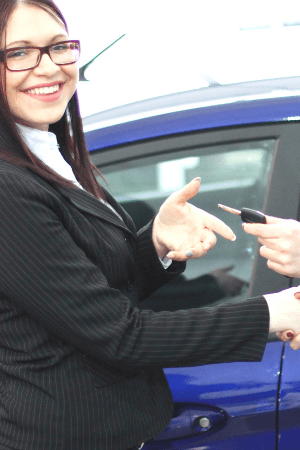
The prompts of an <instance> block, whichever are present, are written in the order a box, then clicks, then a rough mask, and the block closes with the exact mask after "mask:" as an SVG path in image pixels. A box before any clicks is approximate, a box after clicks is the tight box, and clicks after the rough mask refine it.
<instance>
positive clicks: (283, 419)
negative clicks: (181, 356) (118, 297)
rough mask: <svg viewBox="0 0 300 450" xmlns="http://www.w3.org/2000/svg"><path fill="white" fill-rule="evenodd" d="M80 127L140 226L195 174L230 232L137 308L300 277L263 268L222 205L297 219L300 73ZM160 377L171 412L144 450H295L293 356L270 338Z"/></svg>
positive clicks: (149, 105) (256, 289)
mask: <svg viewBox="0 0 300 450" xmlns="http://www.w3.org/2000/svg"><path fill="white" fill-rule="evenodd" d="M84 127H85V132H86V139H87V143H88V148H89V151H90V152H91V157H92V160H93V162H94V163H95V164H96V166H97V167H99V169H100V171H101V172H102V173H103V174H104V176H105V178H106V180H107V182H108V185H109V189H110V191H111V193H112V194H113V195H114V196H115V197H116V198H117V200H118V201H119V202H120V203H121V204H122V205H123V207H124V208H125V209H126V210H127V211H128V212H129V214H131V216H132V217H133V219H134V221H135V222H136V225H137V227H138V228H140V227H142V226H143V225H144V224H146V223H147V222H148V221H149V220H150V219H151V218H152V217H153V215H155V214H156V212H157V211H158V208H159V206H160V205H161V203H162V202H163V201H164V200H165V198H166V197H167V196H168V195H169V194H170V193H172V192H174V191H175V190H177V189H179V188H181V187H182V186H184V185H185V184H186V183H187V182H189V181H190V180H191V179H193V178H194V177H196V176H201V179H202V180H201V187H200V191H199V193H198V194H197V195H196V196H195V197H194V198H193V200H192V203H194V204H195V205H196V206H198V207H200V208H202V209H204V210H206V211H208V212H210V213H212V214H214V215H216V216H218V217H219V218H220V219H222V220H223V221H225V222H226V223H227V224H228V225H229V226H230V227H231V228H232V229H233V230H234V232H235V233H236V235H237V240H236V241H235V242H234V243H232V242H228V241H226V240H225V239H223V238H222V237H219V238H218V242H217V245H216V246H215V247H214V248H213V249H212V250H210V251H209V252H208V254H207V255H206V256H205V257H204V258H201V259H199V260H192V261H190V262H189V263H188V265H187V270H186V272H185V273H184V274H183V275H182V276H180V277H178V278H177V279H175V280H173V281H172V282H170V283H169V284H167V285H166V286H165V287H164V288H162V289H161V290H160V291H158V292H156V293H155V294H153V295H152V296H151V297H150V298H149V299H147V300H145V301H144V302H143V304H142V305H141V307H142V308H146V309H153V310H154V311H159V310H174V309H189V308H193V307H195V306H201V305H206V306H209V305H214V304H216V303H217V302H239V301H240V300H241V299H242V298H246V297H249V296H251V297H253V296H256V295H260V294H264V293H267V292H276V291H278V290H282V289H285V288H288V287H290V286H297V285H298V284H299V279H292V278H287V277H284V276H282V275H279V274H277V273H275V272H273V271H271V270H270V269H268V268H267V266H266V261H265V260H264V259H263V258H261V257H260V255H259V251H258V250H259V245H258V243H257V239H256V238H255V237H253V236H250V235H246V234H245V233H244V232H243V229H242V226H241V219H240V217H239V216H236V215H232V214H230V213H228V212H226V211H222V210H220V209H218V204H219V203H221V204H223V205H227V206H230V207H232V208H236V209H241V208H243V207H248V208H253V209H256V210H260V211H263V212H264V213H266V214H269V215H274V216H279V217H285V218H292V219H297V220H298V219H299V205H300V176H299V172H300V77H292V78H286V79H275V80H263V81H257V82H248V83H242V84H234V85H227V86H212V87H209V88H203V89H199V90H194V91H188V92H183V93H179V94H174V95H168V96H165V97H159V98H155V99H151V100H145V101H141V102H138V103H133V104H130V105H126V106H123V107H119V108H114V109H112V110H109V111H105V112H101V113H99V114H94V115H92V116H89V117H87V118H85V119H84ZM101 182H103V181H101ZM241 326H243V324H241ZM224 339H226V336H224ZM162 344H163V342H162ZM165 373H166V376H167V378H168V381H169V384H170V387H171V390H172V394H173V399H174V405H175V407H174V415H173V418H172V420H171V422H170V424H169V426H168V428H167V429H166V430H165V431H164V432H163V433H161V434H160V435H158V436H156V437H155V438H154V439H152V440H151V441H150V442H148V443H147V444H145V447H144V448H145V450H154V449H160V450H162V449H163V450H168V449H180V450H192V449H193V450H196V449H197V450H200V449H203V450H204V449H205V450H240V449H243V450H253V449H262V450H269V449H270V450H286V449H292V448H293V449H298V448H300V444H299V442H300V440H299V438H300V353H299V352H294V351H293V350H291V349H290V347H289V345H288V344H284V343H283V342H282V341H279V340H278V339H277V337H276V336H275V335H273V334H270V336H269V342H268V343H267V346H266V349H265V352H264V356H263V359H262V361H261V362H242V363H241V362H238V363H230V364H227V363H226V364H211V365H206V366H205V365H204V366H197V367H186V368H185V367H181V368H172V369H168V368H166V369H165Z"/></svg>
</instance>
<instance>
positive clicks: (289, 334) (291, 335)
mask: <svg viewBox="0 0 300 450" xmlns="http://www.w3.org/2000/svg"><path fill="white" fill-rule="evenodd" d="M286 335H287V337H288V338H293V337H294V333H292V332H291V331H289V332H288V333H286Z"/></svg>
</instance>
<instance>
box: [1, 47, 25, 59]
mask: <svg viewBox="0 0 300 450" xmlns="http://www.w3.org/2000/svg"><path fill="white" fill-rule="evenodd" d="M27 55H28V51H27V50H26V49H20V50H14V51H12V52H9V51H8V52H7V53H6V58H7V59H9V58H14V59H18V58H24V57H26V56H27Z"/></svg>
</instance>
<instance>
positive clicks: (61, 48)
mask: <svg viewBox="0 0 300 450" xmlns="http://www.w3.org/2000/svg"><path fill="white" fill-rule="evenodd" d="M69 48H70V45H69V44H59V45H54V46H53V47H52V48H51V50H53V51H54V52H63V51H66V50H68V49H69Z"/></svg>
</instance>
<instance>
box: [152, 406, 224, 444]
mask: <svg viewBox="0 0 300 450" xmlns="http://www.w3.org/2000/svg"><path fill="white" fill-rule="evenodd" d="M175 410H176V413H175V417H173V418H172V420H171V422H170V423H169V426H168V427H167V428H166V429H165V430H164V431H163V432H162V433H161V434H159V435H158V436H156V437H154V438H153V439H152V441H164V440H167V439H179V438H186V437H188V436H195V435H199V434H202V433H203V434H204V433H205V434H212V433H214V432H215V431H217V430H220V429H221V428H223V427H224V426H225V424H226V422H227V414H226V412H225V411H224V410H222V409H220V408H217V407H215V406H210V405H205V404H184V405H178V404H177V405H176V409H175Z"/></svg>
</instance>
